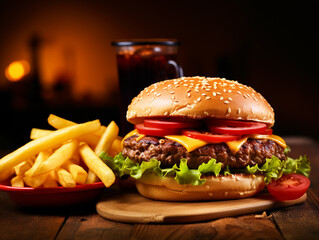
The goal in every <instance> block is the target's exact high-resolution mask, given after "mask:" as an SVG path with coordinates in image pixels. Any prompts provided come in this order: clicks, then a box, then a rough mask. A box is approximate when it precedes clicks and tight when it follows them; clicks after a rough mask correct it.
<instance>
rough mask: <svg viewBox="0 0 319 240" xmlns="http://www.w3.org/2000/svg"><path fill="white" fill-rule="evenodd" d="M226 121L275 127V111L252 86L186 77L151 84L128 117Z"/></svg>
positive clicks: (134, 120) (137, 120)
mask: <svg viewBox="0 0 319 240" xmlns="http://www.w3.org/2000/svg"><path fill="white" fill-rule="evenodd" d="M147 117H189V118H193V119H203V118H208V117H212V118H223V119H233V120H250V121H257V122H264V123H267V124H268V126H269V127H271V126H273V124H274V111H273V109H272V107H271V106H270V105H269V103H268V102H267V101H266V100H265V99H264V98H263V96H262V95H261V94H259V93H258V92H256V91H255V90H254V89H252V88H251V87H248V86H245V85H243V84H240V83H238V82H236V81H231V80H226V79H223V78H206V77H183V78H178V79H172V80H166V81H162V82H158V83H155V84H152V85H150V86H149V87H147V88H145V89H144V90H143V91H141V93H140V94H139V95H138V96H137V97H135V98H134V99H133V101H132V103H131V104H130V105H129V107H128V111H127V115H126V118H127V120H128V121H129V122H131V123H133V124H137V123H140V122H141V121H142V120H143V118H147Z"/></svg>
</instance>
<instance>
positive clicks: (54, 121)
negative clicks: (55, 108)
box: [48, 114, 106, 137]
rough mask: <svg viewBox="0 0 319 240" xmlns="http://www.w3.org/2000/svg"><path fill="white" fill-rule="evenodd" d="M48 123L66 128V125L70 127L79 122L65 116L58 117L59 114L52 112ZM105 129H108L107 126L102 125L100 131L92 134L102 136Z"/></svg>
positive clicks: (59, 127) (57, 127)
mask: <svg viewBox="0 0 319 240" xmlns="http://www.w3.org/2000/svg"><path fill="white" fill-rule="evenodd" d="M48 123H49V124H50V125H51V126H52V127H54V128H56V129H61V128H65V127H70V126H74V125H76V124H77V123H75V122H72V121H69V120H66V119H64V118H61V117H58V116H56V115H54V114H50V115H49V117H48ZM105 129H106V127H105V126H101V128H100V129H99V130H98V131H96V132H94V133H92V134H93V135H96V136H98V137H101V136H102V134H103V133H104V131H105Z"/></svg>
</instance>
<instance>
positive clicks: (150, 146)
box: [122, 135, 286, 169]
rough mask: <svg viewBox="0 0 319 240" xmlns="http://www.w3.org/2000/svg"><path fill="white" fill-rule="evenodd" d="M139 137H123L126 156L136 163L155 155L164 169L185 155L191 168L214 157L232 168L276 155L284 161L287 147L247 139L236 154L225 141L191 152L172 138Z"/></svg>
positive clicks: (272, 142)
mask: <svg viewBox="0 0 319 240" xmlns="http://www.w3.org/2000/svg"><path fill="white" fill-rule="evenodd" d="M136 138H137V136H136V135H135V136H132V137H130V138H127V139H125V140H124V149H123V150H122V154H123V156H124V157H129V158H130V159H131V160H132V161H134V162H136V163H141V162H143V161H149V160H150V159H152V158H155V159H157V160H159V161H160V162H161V167H162V168H166V167H172V166H173V165H174V164H177V165H178V164H179V162H180V159H182V158H186V159H187V165H188V167H189V168H193V169H196V168H198V166H199V165H200V164H202V163H207V162H208V161H209V160H210V159H211V158H215V159H216V160H217V162H221V163H222V164H223V167H224V166H229V167H230V168H244V167H246V166H248V165H256V164H258V165H261V164H263V163H265V161H266V158H271V157H272V156H273V155H274V156H276V157H278V158H279V159H281V160H284V159H285V158H286V156H285V154H284V148H283V147H281V146H279V145H278V144H276V143H275V142H274V141H271V140H259V139H248V140H247V141H246V142H245V143H244V144H243V145H242V146H241V148H240V149H239V151H238V152H237V153H236V154H234V153H233V152H232V151H231V150H230V149H229V148H228V146H227V145H226V144H225V143H216V144H208V145H205V146H203V147H201V148H198V149H196V150H194V151H192V152H188V151H187V150H186V148H185V147H184V146H182V145H181V144H179V143H177V142H174V141H172V140H169V139H165V138H158V137H150V136H147V137H144V138H142V139H140V140H139V141H138V142H136Z"/></svg>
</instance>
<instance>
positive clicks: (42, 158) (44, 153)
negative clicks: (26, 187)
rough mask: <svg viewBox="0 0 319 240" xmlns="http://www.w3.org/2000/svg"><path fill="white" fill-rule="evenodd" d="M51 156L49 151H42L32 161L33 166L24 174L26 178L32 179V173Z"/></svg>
mask: <svg viewBox="0 0 319 240" xmlns="http://www.w3.org/2000/svg"><path fill="white" fill-rule="evenodd" d="M51 154H52V151H51V150H46V151H42V152H40V153H39V154H38V156H37V158H36V159H35V161H34V164H33V165H32V167H31V168H30V169H29V170H28V171H26V172H25V173H24V175H25V176H27V177H32V176H33V174H34V172H35V171H36V170H37V169H38V168H39V166H40V165H41V164H42V163H43V162H44V161H45V160H47V159H48V158H49V156H50V155H51Z"/></svg>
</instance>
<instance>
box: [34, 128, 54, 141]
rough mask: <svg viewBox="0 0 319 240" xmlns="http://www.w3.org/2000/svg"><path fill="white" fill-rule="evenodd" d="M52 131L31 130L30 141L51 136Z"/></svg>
mask: <svg viewBox="0 0 319 240" xmlns="http://www.w3.org/2000/svg"><path fill="white" fill-rule="evenodd" d="M52 132H53V131H52V130H46V129H40V128H32V129H31V133H30V139H37V138H41V137H44V136H47V135H49V134H51V133H52Z"/></svg>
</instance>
